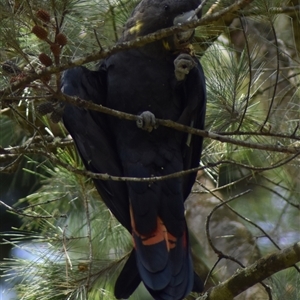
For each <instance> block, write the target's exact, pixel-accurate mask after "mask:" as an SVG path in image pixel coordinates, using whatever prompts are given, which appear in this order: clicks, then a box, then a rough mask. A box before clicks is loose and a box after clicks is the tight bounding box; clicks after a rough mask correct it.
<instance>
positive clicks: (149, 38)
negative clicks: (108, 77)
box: [0, 0, 253, 98]
mask: <svg viewBox="0 0 300 300" xmlns="http://www.w3.org/2000/svg"><path fill="white" fill-rule="evenodd" d="M252 1H253V0H238V1H235V2H234V3H233V4H232V5H230V6H228V7H226V8H224V9H221V10H220V11H218V12H214V13H208V14H206V15H205V16H204V17H203V18H201V19H200V20H197V21H192V22H188V23H185V24H182V25H180V26H173V27H169V28H165V29H162V30H158V31H157V32H154V33H151V34H148V35H146V36H142V37H138V38H137V39H135V40H133V41H128V42H123V43H117V44H116V45H114V46H113V47H111V48H108V49H107V50H101V51H100V52H99V51H97V52H95V53H91V54H89V55H87V56H85V57H81V58H77V59H73V60H71V61H69V62H68V63H66V64H63V65H59V66H52V67H47V68H45V69H43V70H41V71H37V72H36V73H34V74H31V75H27V76H26V77H24V78H23V79H22V80H20V81H17V82H15V83H13V84H12V85H11V86H9V87H7V88H5V89H3V90H0V98H2V97H4V96H7V95H10V94H11V93H12V92H14V91H16V90H18V89H19V88H22V87H23V86H26V85H27V84H29V83H31V82H33V81H34V80H36V79H39V78H41V77H43V76H46V75H50V74H54V73H59V72H62V71H64V70H66V69H69V68H72V67H76V66H81V65H83V64H86V63H89V62H92V61H97V60H100V59H103V58H105V57H107V56H110V55H112V54H115V53H117V52H120V51H124V50H128V49H132V48H138V47H141V46H144V45H146V44H149V43H151V42H154V41H157V40H160V39H163V38H165V37H168V36H170V35H172V34H175V33H178V32H181V31H184V30H188V29H192V28H196V27H198V26H204V25H208V26H210V27H213V26H214V25H216V22H217V21H218V20H220V19H221V18H223V17H225V16H226V15H230V16H229V17H227V18H226V20H227V21H228V22H229V21H230V20H231V21H232V20H233V19H234V18H235V17H236V15H234V13H236V12H237V11H238V10H240V9H242V8H244V7H245V6H247V5H248V4H249V3H250V2H252ZM223 29H224V28H223ZM219 34H220V32H219V31H218V33H217V36H219Z"/></svg>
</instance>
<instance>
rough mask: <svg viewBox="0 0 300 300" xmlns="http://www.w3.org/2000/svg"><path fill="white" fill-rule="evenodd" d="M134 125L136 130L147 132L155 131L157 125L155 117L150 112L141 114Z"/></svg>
mask: <svg viewBox="0 0 300 300" xmlns="http://www.w3.org/2000/svg"><path fill="white" fill-rule="evenodd" d="M136 125H137V127H138V128H141V129H143V130H147V131H148V132H151V131H152V130H153V129H156V128H157V127H158V125H157V124H156V120H155V116H154V114H153V113H152V112H150V111H144V112H142V113H141V114H140V115H139V116H138V119H137V121H136Z"/></svg>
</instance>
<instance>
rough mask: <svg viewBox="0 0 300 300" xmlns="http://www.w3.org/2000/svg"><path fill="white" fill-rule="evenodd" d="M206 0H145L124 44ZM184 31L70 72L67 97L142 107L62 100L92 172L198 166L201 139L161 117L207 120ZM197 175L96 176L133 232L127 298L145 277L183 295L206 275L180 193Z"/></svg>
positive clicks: (162, 297)
mask: <svg viewBox="0 0 300 300" xmlns="http://www.w3.org/2000/svg"><path fill="white" fill-rule="evenodd" d="M200 2H201V1H200V0H142V1H141V2H140V3H139V4H138V5H137V7H136V8H135V9H134V11H133V12H132V15H131V17H130V18H129V20H128V21H127V23H126V24H125V28H124V31H123V34H122V37H121V38H120V40H119V42H124V41H129V40H134V39H135V38H137V37H139V36H143V35H146V34H149V33H153V32H155V31H157V30H159V29H163V28H167V27H171V26H173V25H179V24H181V23H184V22H187V21H189V20H193V19H197V18H199V17H200V13H198V14H196V13H195V10H196V9H197V7H198V6H199V5H200ZM193 33H194V31H193V30H188V31H183V32H180V33H178V34H174V35H172V36H170V37H167V38H164V39H162V40H158V41H155V42H152V43H150V44H147V45H145V46H143V47H140V48H137V49H130V50H126V51H122V52H118V53H116V54H113V55H111V56H110V57H108V58H106V59H105V60H103V61H102V62H101V65H100V67H99V69H98V71H90V70H88V69H86V68H84V67H78V68H73V69H70V70H68V71H66V72H65V73H64V74H63V77H62V91H63V92H64V93H65V94H67V95H70V96H78V97H80V98H82V99H85V100H88V101H92V102H94V103H96V104H101V105H104V106H106V107H109V108H113V109H116V110H119V111H123V112H127V113H130V114H134V115H139V121H138V122H137V123H135V122H132V121H127V120H122V119H117V118H115V117H112V116H108V115H105V114H103V113H99V112H96V111H89V110H86V109H83V108H78V107H75V106H71V105H66V107H65V109H64V113H63V121H64V124H65V126H66V128H67V130H68V131H69V133H70V134H71V135H72V137H73V139H74V141H75V144H76V147H77V149H78V152H79V154H80V156H81V158H82V160H83V162H84V164H85V167H86V168H87V170H89V171H92V172H95V173H108V174H111V175H115V176H128V177H153V176H164V175H169V174H172V173H174V172H180V171H183V170H187V169H190V168H194V167H197V166H198V165H199V160H200V155H201V150H202V137H200V136H194V135H189V134H186V133H182V132H179V131H176V130H174V129H171V128H166V127H163V126H159V127H157V126H156V124H155V118H161V119H169V120H173V121H176V122H179V123H181V124H184V125H188V126H192V127H194V128H198V129H203V128H204V118H205V104H206V91H205V78H204V73H203V70H202V67H201V65H200V63H199V61H198V60H197V58H196V57H195V56H194V55H193V51H192V48H191V46H190V42H191V39H192V36H193ZM195 176H196V174H195V173H193V174H189V175H187V176H183V177H176V178H172V179H168V180H162V181H153V182H136V181H135V182H133V181H127V182H120V181H101V180H94V183H95V186H96V188H97V190H98V192H99V194H100V195H101V197H102V198H103V200H104V202H105V203H106V205H107V206H108V208H109V209H110V210H111V212H112V213H113V214H114V215H115V217H116V218H117V219H118V220H119V222H120V223H121V224H122V225H123V226H125V227H126V228H127V230H128V231H130V233H131V234H132V236H133V243H134V249H133V251H132V253H131V255H130V257H129V259H128V261H127V262H126V264H125V266H124V268H123V270H122V272H121V274H120V276H119V278H118V280H117V282H116V285H115V296H116V298H127V297H129V296H130V295H131V293H132V292H133V291H134V290H135V289H136V287H137V286H138V285H139V283H140V282H141V281H143V283H144V284H145V286H146V288H147V289H148V291H149V292H150V294H151V295H152V296H153V297H154V299H159V300H179V299H183V298H184V297H185V296H186V295H188V294H189V293H190V291H191V290H192V289H193V290H196V291H200V290H201V289H202V283H201V281H200V279H199V278H198V276H197V275H196V274H194V271H193V265H192V260H191V256H190V248H189V238H188V232H187V225H186V221H185V217H184V201H185V199H186V198H187V196H188V195H189V193H190V191H191V188H192V185H193V183H194V180H195Z"/></svg>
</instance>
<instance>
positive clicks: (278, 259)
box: [197, 242, 300, 300]
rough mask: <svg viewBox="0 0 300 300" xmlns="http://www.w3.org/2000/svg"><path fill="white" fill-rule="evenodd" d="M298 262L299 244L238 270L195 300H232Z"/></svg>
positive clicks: (299, 254)
mask: <svg viewBox="0 0 300 300" xmlns="http://www.w3.org/2000/svg"><path fill="white" fill-rule="evenodd" d="M299 261H300V242H298V243H296V244H294V245H292V246H290V247H288V248H286V249H284V250H281V251H277V252H275V253H272V254H269V255H266V256H264V257H262V258H261V259H259V260H258V261H256V262H255V263H254V264H252V265H250V266H249V267H247V268H245V269H243V270H240V271H239V272H237V273H235V274H234V275H233V276H232V277H230V278H229V279H227V280H226V281H224V282H222V283H220V284H219V285H217V286H215V287H213V288H212V289H210V290H209V291H208V292H207V293H206V294H205V295H204V296H202V297H200V298H198V299H197V300H200V299H201V300H213V299H222V300H232V299H233V298H234V297H235V296H237V295H239V294H241V293H242V292H243V291H245V290H247V289H249V288H250V287H252V286H253V285H255V284H256V283H258V282H260V281H263V280H265V279H266V278H268V277H270V276H271V275H273V274H275V273H277V272H279V271H281V270H284V269H287V268H290V267H292V266H293V265H295V264H296V263H298V262H299Z"/></svg>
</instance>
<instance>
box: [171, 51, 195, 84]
mask: <svg viewBox="0 0 300 300" xmlns="http://www.w3.org/2000/svg"><path fill="white" fill-rule="evenodd" d="M174 66H175V77H176V79H177V80H178V81H182V80H184V79H185V76H186V75H187V74H189V72H190V71H191V70H192V69H193V68H194V67H195V66H196V62H195V61H194V59H193V58H192V57H191V56H190V55H189V54H184V53H183V54H180V55H178V56H177V57H176V59H175V60H174Z"/></svg>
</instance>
